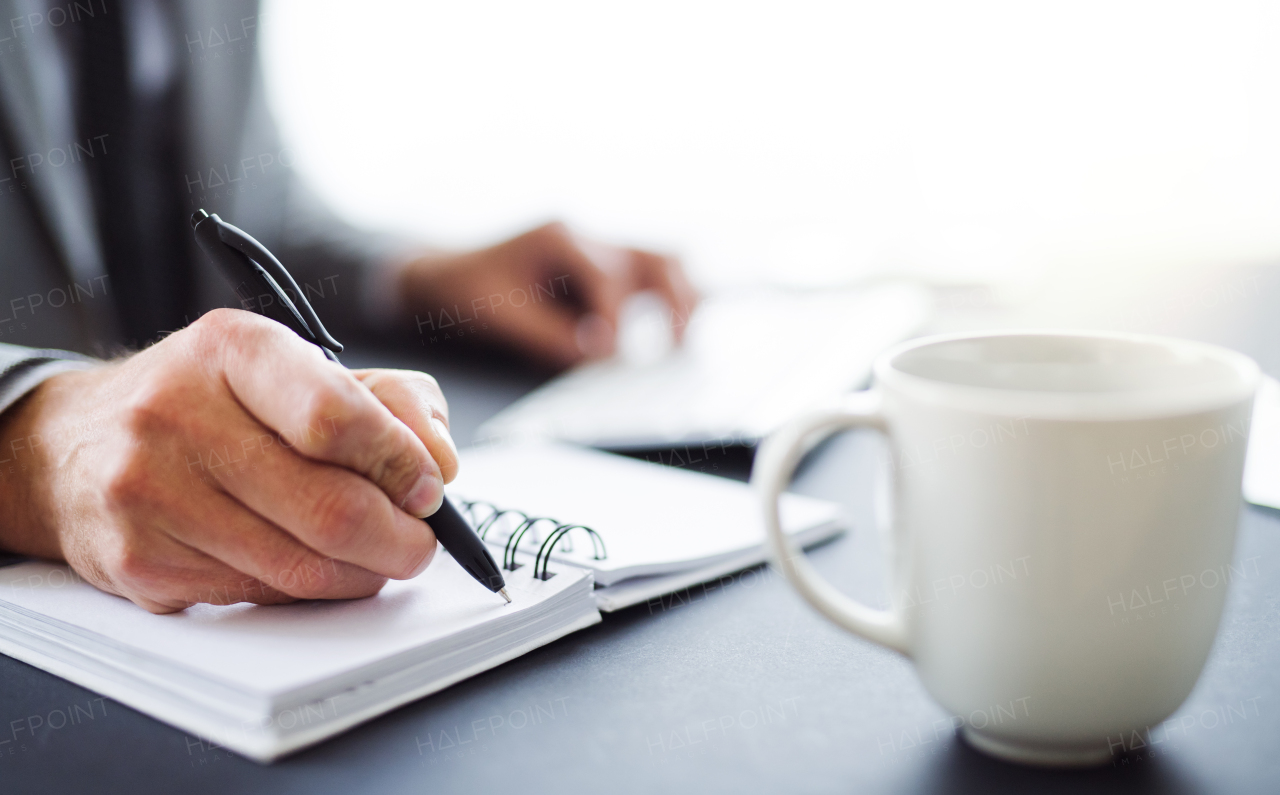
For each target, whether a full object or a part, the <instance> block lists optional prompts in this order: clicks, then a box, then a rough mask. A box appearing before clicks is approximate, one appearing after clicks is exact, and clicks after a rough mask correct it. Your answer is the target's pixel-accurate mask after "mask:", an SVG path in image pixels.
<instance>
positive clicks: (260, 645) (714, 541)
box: [0, 446, 839, 762]
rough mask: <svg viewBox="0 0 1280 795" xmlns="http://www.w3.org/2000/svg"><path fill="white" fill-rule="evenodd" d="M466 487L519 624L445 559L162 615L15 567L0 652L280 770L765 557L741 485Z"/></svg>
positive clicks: (811, 514) (806, 515)
mask: <svg viewBox="0 0 1280 795" xmlns="http://www.w3.org/2000/svg"><path fill="white" fill-rule="evenodd" d="M462 470H463V471H464V472H465V473H466V475H465V477H464V478H460V479H459V481H458V482H457V484H456V485H455V486H453V487H451V492H452V493H455V496H457V497H459V498H463V497H465V500H463V504H464V505H466V506H467V510H468V511H469V512H471V513H472V516H473V518H474V519H475V520H476V521H477V524H478V525H481V526H482V527H483V532H485V535H486V540H488V541H490V542H491V543H493V544H494V550H495V553H496V554H501V555H503V558H504V560H503V563H504V565H505V566H506V570H505V571H504V576H505V578H506V580H507V587H508V588H507V589H508V592H509V593H510V594H511V595H512V598H513V601H512V603H511V604H510V605H508V604H505V603H504V602H503V600H502V599H500V598H499V597H497V596H496V595H495V594H492V593H490V592H489V591H487V590H486V589H484V588H482V587H481V586H479V585H478V584H477V583H476V582H474V581H473V580H471V579H470V577H469V576H468V575H467V574H466V573H465V572H464V571H463V570H462V568H461V567H460V566H459V565H458V564H457V563H456V562H455V561H454V560H453V559H452V558H451V557H450V556H449V555H448V553H447V552H445V551H444V550H441V551H439V552H438V553H437V555H436V557H435V559H434V560H433V561H432V563H431V565H430V566H428V568H427V570H426V571H425V572H423V573H422V574H421V575H419V576H418V577H416V578H415V579H413V580H408V581H403V582H395V581H393V582H390V583H388V584H387V586H386V587H385V588H384V589H383V590H382V592H381V593H379V594H378V595H376V596H373V597H370V598H368V599H358V600H351V601H342V602H325V601H314V602H300V603H296V604H291V605H276V606H271V607H258V606H253V605H247V604H239V605H231V606H226V607H215V606H211V605H196V606H195V607H192V608H190V609H188V610H186V611H184V612H182V613H177V614H172V615H164V616H156V615H152V614H150V613H147V612H146V611H144V610H142V609H141V608H138V607H136V606H135V605H133V604H132V603H130V602H128V601H126V600H124V599H121V598H119V597H115V596H110V595H108V594H106V593H103V592H101V591H99V590H97V589H96V588H94V587H93V586H91V585H89V584H87V583H85V582H82V581H80V580H79V578H78V577H77V576H76V575H75V572H74V571H72V570H71V569H69V568H67V567H66V566H62V565H55V564H51V563H44V562H36V561H33V562H26V563H20V564H18V565H15V566H9V567H6V568H0V652H3V653H4V654H7V655H9V656H11V657H15V658H17V659H19V660H23V661H24V662H27V663H29V664H31V665H34V666H36V667H38V668H42V669H44V670H46V671H49V672H50V673H53V674H55V675H57V676H61V677H63V678H65V679H68V680H70V681H73V682H76V683H77V684H80V685H83V686H84V687H87V688H90V689H92V690H95V691H97V692H98V693H101V694H102V695H104V696H107V697H109V698H113V699H115V700H117V701H120V702H121V703H124V704H127V705H128V706H130V707H133V708H134V709H137V710H139V711H141V712H144V713H146V714H148V715H151V716H153V717H155V718H158V719H159V720H162V721H164V722H166V723H169V724H172V725H173V726H176V727H178V728H180V729H182V730H183V731H185V732H187V733H188V734H189V735H190V736H192V737H195V738H199V739H200V740H201V741H202V742H206V743H212V744H215V745H219V746H223V747H226V748H229V749H231V750H234V751H237V752H239V753H241V754H243V755H245V756H248V757H250V758H252V759H256V760H259V761H264V762H265V761H270V760H272V759H275V758H277V757H279V756H281V755H283V754H286V753H289V752H291V751H294V750H297V749H299V748H303V747H305V746H308V745H311V744H313V743H316V742H319V741H320V740H323V739H324V738H326V737H330V736H332V735H334V734H337V733H338V732H341V731H343V730H345V729H348V728H350V727H352V726H355V725H357V724H359V723H362V722H364V721H367V720H369V719H371V718H373V717H376V716H378V715H381V714H382V713H384V712H387V711H388V710H391V709H394V708H395V707H397V706H400V705H402V704H405V703H408V702H409V701H413V700H415V699H418V698H421V697H423V696H425V695H428V694H430V693H434V692H436V691H438V690H441V689H443V688H445V687H448V686H449V685H451V684H453V683H455V682H458V681H460V680H462V679H465V678H467V677H470V676H473V675H475V674H477V673H480V672H482V671H485V670H488V669H490V668H493V667H495V666H497V665H500V664H502V663H503V662H506V661H508V660H511V659H514V658H515V657H518V656H520V655H522V654H525V653H527V652H529V651H531V650H533V649H535V648H537V647H539V646H542V645H544V644H547V643H550V642H551V641H553V640H555V639H557V638H560V637H562V636H564V635H567V634H569V633H571V632H575V631H577V630H579V629H583V628H585V627H588V626H590V625H592V624H595V623H597V622H599V621H600V613H599V612H598V610H597V604H601V605H603V606H605V608H606V609H609V608H610V607H616V606H618V605H620V604H622V603H635V602H636V601H642V600H643V599H645V598H650V597H649V595H650V594H658V593H666V592H668V591H670V590H676V589H678V588H682V587H685V586H686V585H689V584H692V583H695V582H699V581H701V579H709V578H713V577H716V576H719V574H720V573H722V572H725V571H729V570H732V568H730V567H734V568H742V567H744V566H748V565H751V564H752V563H756V562H759V561H760V560H763V557H764V552H763V548H762V540H763V532H762V531H761V530H760V526H759V521H758V519H756V518H755V516H754V500H753V498H752V495H751V493H750V491H749V490H748V489H747V487H746V486H744V485H742V484H737V483H731V482H727V481H722V480H720V479H718V478H713V477H711V476H707V475H699V474H696V473H689V472H681V471H675V470H668V469H665V468H663V467H659V466H656V465H653V464H647V463H644V462H639V461H632V460H629V459H623V458H619V457H615V456H611V455H608V454H605V453H597V452H591V451H585V450H575V449H568V448H559V447H547V446H544V447H512V448H495V449H487V450H476V451H466V452H464V454H463V465H462ZM786 497H787V498H786V499H784V502H783V512H784V522H786V523H788V527H789V529H790V530H791V531H793V532H795V533H796V535H797V538H798V539H800V540H801V543H811V542H812V541H813V540H814V539H815V538H819V537H828V536H830V535H831V534H832V533H834V532H838V529H839V523H838V522H837V521H836V515H837V512H836V509H835V507H834V506H832V505H830V504H828V503H822V502H820V501H817V500H810V499H808V498H804V497H798V496H795V495H786ZM498 505H503V506H507V505H512V506H514V505H521V506H524V507H522V508H521V509H520V510H521V511H522V512H521V513H513V512H512V511H511V510H510V509H498V508H490V507H488V506H498ZM553 517H554V518H553ZM559 517H564V518H565V520H566V521H558V518H559ZM569 517H573V519H572V520H570V519H569ZM737 522H740V523H742V524H741V525H740V526H736V527H735V526H734V524H733V523H737ZM800 522H808V523H810V524H806V525H804V526H801V525H800V524H796V523H800ZM814 528H819V529H818V530H816V531H815V529H814ZM495 556H496V555H495ZM322 575H323V570H321V571H319V572H316V573H315V576H322ZM597 575H599V576H600V577H601V579H602V582H603V583H608V584H607V585H604V587H601V588H596V587H595V586H596V576H597ZM664 589H665V590H664Z"/></svg>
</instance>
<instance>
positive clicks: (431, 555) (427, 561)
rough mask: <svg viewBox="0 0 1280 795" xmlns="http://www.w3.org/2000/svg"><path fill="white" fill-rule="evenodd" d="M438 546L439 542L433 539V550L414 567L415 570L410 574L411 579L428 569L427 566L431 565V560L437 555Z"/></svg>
mask: <svg viewBox="0 0 1280 795" xmlns="http://www.w3.org/2000/svg"><path fill="white" fill-rule="evenodd" d="M436 546H437V543H436V541H435V539H432V541H431V551H429V552H428V553H427V556H426V557H425V558H423V559H422V562H421V563H419V564H418V567H417V568H416V569H414V570H413V572H412V573H411V574H410V575H409V578H410V579H412V578H414V577H417V576H418V575H419V574H421V573H422V572H424V571H426V570H427V566H430V565H431V560H432V559H433V558H435V556H436Z"/></svg>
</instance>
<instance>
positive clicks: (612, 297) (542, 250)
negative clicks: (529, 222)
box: [517, 223, 631, 330]
mask: <svg viewBox="0 0 1280 795" xmlns="http://www.w3.org/2000/svg"><path fill="white" fill-rule="evenodd" d="M528 237H530V238H532V240H533V242H534V244H535V250H534V251H533V252H532V254H533V256H534V257H536V258H538V259H540V260H542V261H543V262H544V263H546V264H549V265H554V266H555V267H559V268H563V269H564V270H565V271H566V272H567V275H568V276H569V279H570V281H571V282H572V284H573V286H574V288H575V289H576V290H578V291H580V292H581V295H580V296H579V297H580V299H581V301H582V303H583V304H584V309H585V310H586V311H587V312H590V313H593V314H596V315H599V316H600V317H601V319H603V320H604V322H605V323H607V324H608V325H609V327H610V328H611V329H614V330H616V329H617V328H618V313H619V312H620V311H621V308H622V299H623V298H624V297H625V296H626V295H627V293H629V292H630V291H631V287H630V284H629V281H630V273H629V263H628V259H629V257H628V254H627V252H625V251H624V250H622V249H618V248H614V247H613V246H606V245H603V244H599V243H594V242H592V241H590V240H585V239H583V238H580V237H578V236H577V235H574V234H573V233H572V232H570V231H569V229H568V228H567V227H565V225H564V224H560V223H551V224H547V225H546V226H542V227H539V228H537V229H535V230H534V231H532V232H530V233H528ZM517 240H519V238H517Z"/></svg>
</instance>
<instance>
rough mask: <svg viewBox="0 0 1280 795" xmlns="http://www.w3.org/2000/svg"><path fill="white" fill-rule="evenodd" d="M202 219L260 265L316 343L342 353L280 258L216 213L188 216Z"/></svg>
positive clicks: (233, 247)
mask: <svg viewBox="0 0 1280 795" xmlns="http://www.w3.org/2000/svg"><path fill="white" fill-rule="evenodd" d="M206 218H207V219H208V220H210V221H213V222H214V224H215V225H216V228H217V230H218V240H220V241H221V242H222V243H223V245H225V246H227V247H228V248H231V249H233V250H234V251H236V252H238V253H239V254H242V255H243V256H245V257H248V258H249V259H250V260H251V261H253V262H254V263H256V264H257V265H258V267H260V268H262V270H263V272H265V273H266V275H267V277H268V279H267V281H268V282H270V284H271V287H272V291H273V292H275V297H276V300H278V301H280V302H281V304H283V305H284V306H286V307H289V308H290V309H292V310H293V312H294V313H295V314H297V315H298V317H299V319H300V320H301V321H302V324H303V325H304V326H305V327H306V328H307V330H308V331H309V332H311V336H312V337H313V338H314V342H315V343H316V344H317V345H319V346H320V347H322V348H327V349H328V350H330V351H333V352H334V353H342V343H340V342H338V341H337V340H335V339H334V338H333V336H332V335H330V334H329V331H328V329H326V328H325V327H324V324H323V323H321V322H320V317H319V316H318V315H316V311H315V309H313V308H312V307H311V302H309V301H308V300H307V297H306V296H305V295H303V293H302V288H300V287H298V283H297V282H296V281H294V280H293V276H292V275H291V274H290V273H289V271H288V270H287V269H285V267H284V265H283V264H281V262H280V260H278V259H276V258H275V255H274V254H272V253H271V252H270V251H268V250H267V248H266V246H264V245H262V244H261V243H259V242H258V241H257V240H254V238H253V236H252V235H250V234H249V233H248V232H246V231H244V230H243V229H240V228H239V227H236V226H232V225H231V224H229V223H227V222H226V221H224V220H222V219H221V218H219V217H218V216H217V214H216V213H215V214H213V215H209V214H208V213H206V212H205V211H204V210H197V211H196V214H195V216H193V217H192V221H193V222H197V221H199V222H203V221H204V220H205V219H206ZM289 290H293V294H294V295H295V296H297V298H296V299H294V298H290V297H289V294H288V291H289Z"/></svg>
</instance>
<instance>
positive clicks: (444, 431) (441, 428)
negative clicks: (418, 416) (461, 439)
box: [431, 417, 458, 457]
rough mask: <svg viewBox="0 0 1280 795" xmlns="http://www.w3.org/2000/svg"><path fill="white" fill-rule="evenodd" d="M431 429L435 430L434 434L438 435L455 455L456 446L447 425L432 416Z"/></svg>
mask: <svg viewBox="0 0 1280 795" xmlns="http://www.w3.org/2000/svg"><path fill="white" fill-rule="evenodd" d="M431 430H433V431H435V432H436V436H439V437H440V438H441V439H443V440H444V443H445V444H447V445H449V449H450V450H452V451H453V455H454V456H455V457H456V456H457V455H458V446H457V445H456V444H454V443H453V437H452V436H450V435H449V428H448V426H446V425H445V424H444V423H443V422H441V421H440V420H439V419H438V418H437V417H432V418H431Z"/></svg>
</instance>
